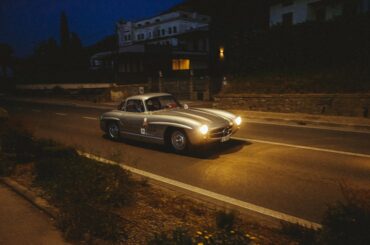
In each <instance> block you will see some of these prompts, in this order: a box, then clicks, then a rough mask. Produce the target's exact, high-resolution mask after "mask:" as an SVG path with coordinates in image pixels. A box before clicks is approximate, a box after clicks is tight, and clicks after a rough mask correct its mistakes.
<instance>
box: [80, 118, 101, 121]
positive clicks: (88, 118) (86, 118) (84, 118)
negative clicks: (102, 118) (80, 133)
mask: <svg viewBox="0 0 370 245" xmlns="http://www.w3.org/2000/svg"><path fill="white" fill-rule="evenodd" d="M82 118H83V119H87V120H95V121H96V120H98V119H97V118H96V117H82Z"/></svg>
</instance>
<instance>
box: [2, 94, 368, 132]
mask: <svg viewBox="0 0 370 245" xmlns="http://www.w3.org/2000/svg"><path fill="white" fill-rule="evenodd" d="M5 99H8V100H13V101H22V102H33V103H41V104H51V105H65V106H73V107H82V108H98V109H106V110H112V109H115V108H116V107H117V105H118V104H119V102H98V103H94V102H91V101H83V100H77V99H62V98H16V97H7V98H5ZM181 103H182V104H187V105H188V106H189V107H206V108H212V107H213V102H211V101H181ZM229 111H231V112H233V113H235V114H237V115H240V116H242V117H243V118H245V119H247V120H252V121H260V122H268V123H279V124H290V125H297V126H298V125H299V126H316V127H317V126H320V127H334V128H347V129H349V130H359V131H366V132H370V118H361V117H347V116H330V115H313V114H303V113H280V112H262V111H247V110H236V109H230V110H229Z"/></svg>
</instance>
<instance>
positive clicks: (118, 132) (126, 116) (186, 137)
mask: <svg viewBox="0 0 370 245" xmlns="http://www.w3.org/2000/svg"><path fill="white" fill-rule="evenodd" d="M241 122H242V120H241V117H240V116H235V115H234V114H232V113H229V112H226V111H222V110H216V109H210V108H189V107H188V106H187V105H186V104H185V105H184V106H181V105H180V103H179V102H178V101H177V99H176V98H175V97H174V96H172V95H171V94H167V93H151V94H143V95H136V96H131V97H129V98H127V99H126V100H124V101H123V102H122V103H121V104H120V105H119V106H118V108H117V110H113V111H110V112H106V113H104V114H102V115H101V116H100V127H101V129H102V130H103V131H104V132H105V133H106V135H107V136H108V137H109V138H110V139H113V140H117V139H118V138H120V137H124V138H129V139H134V140H140V141H145V142H151V143H158V144H166V145H168V146H170V147H172V149H173V150H174V151H176V152H183V151H186V150H188V149H189V147H190V146H194V145H204V144H209V143H213V142H225V141H228V140H229V139H230V137H231V135H232V134H234V133H235V132H236V131H237V130H238V129H239V127H240V125H241Z"/></svg>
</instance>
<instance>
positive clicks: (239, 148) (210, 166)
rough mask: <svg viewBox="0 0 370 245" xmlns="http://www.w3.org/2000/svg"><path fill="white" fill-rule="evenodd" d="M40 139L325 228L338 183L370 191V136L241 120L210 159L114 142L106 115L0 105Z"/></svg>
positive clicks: (337, 194)
mask: <svg viewBox="0 0 370 245" xmlns="http://www.w3.org/2000/svg"><path fill="white" fill-rule="evenodd" d="M1 106H3V107H5V108H6V109H7V110H8V111H9V113H10V115H11V116H13V117H14V118H16V119H19V120H21V121H23V122H24V123H25V125H27V127H29V128H30V129H31V130H32V131H33V133H34V134H35V136H36V137H43V138H52V139H55V140H58V141H61V142H63V143H66V144H69V145H72V146H75V147H76V148H78V149H80V150H82V151H85V152H89V153H93V154H98V155H100V156H102V157H105V158H107V159H111V160H115V161H120V162H124V163H126V164H127V165H129V166H132V167H135V168H138V169H141V170H145V171H147V172H150V173H154V174H157V175H160V176H163V177H166V178H170V179H174V180H177V181H180V182H183V183H186V184H190V185H193V186H197V187H200V188H203V189H206V190H210V191H213V192H216V193H219V194H223V195H226V196H229V197H233V198H236V199H238V200H242V201H245V202H248V203H252V204H255V205H258V206H261V207H264V208H268V209H271V210H275V211H278V212H283V213H286V214H289V215H293V216H296V217H299V218H303V219H307V220H309V221H314V222H318V223H320V221H321V218H322V215H323V213H324V210H325V209H326V207H327V205H328V204H331V203H333V202H335V201H337V200H341V199H342V195H341V191H340V187H339V183H340V182H343V181H345V182H347V183H349V184H351V185H354V186H358V187H367V188H368V187H369V186H370V133H365V132H364V133H361V132H349V131H339V130H328V129H320V128H309V127H295V126H293V125H271V124H264V123H263V122H257V123H256V122H248V121H244V123H243V129H241V130H240V131H239V132H238V133H237V134H236V135H235V138H234V139H232V140H231V141H229V142H226V143H224V144H222V145H216V146H214V147H211V148H210V149H206V151H205V153H201V152H190V153H189V154H187V155H178V154H174V153H171V152H169V151H168V150H167V149H165V147H163V146H157V145H152V144H143V143H137V142H132V141H127V140H122V141H120V142H112V141H110V140H108V139H106V138H105V137H104V136H103V132H101V131H100V128H99V121H98V116H99V115H100V114H101V113H102V112H104V110H102V109H86V108H76V107H68V106H55V105H40V104H32V103H21V102H6V103H5V102H1Z"/></svg>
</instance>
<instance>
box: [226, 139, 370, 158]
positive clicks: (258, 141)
mask: <svg viewBox="0 0 370 245" xmlns="http://www.w3.org/2000/svg"><path fill="white" fill-rule="evenodd" d="M232 139H236V140H242V141H250V142H256V143H262V144H269V145H279V146H287V147H293V148H298V149H305V150H311V151H321V152H329V153H335V154H341V155H347V156H354V157H366V158H370V155H367V154H361V153H355V152H348V151H337V150H330V149H325V148H318V147H311V146H303V145H292V144H286V143H280V142H273V141H267V140H257V139H247V138H241V137H232Z"/></svg>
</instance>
